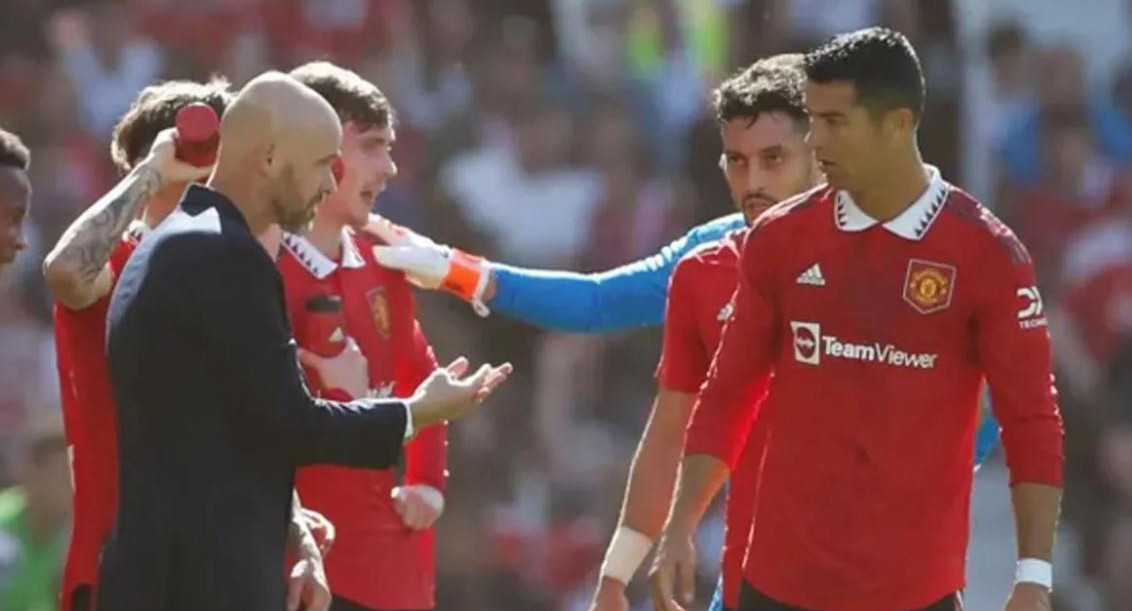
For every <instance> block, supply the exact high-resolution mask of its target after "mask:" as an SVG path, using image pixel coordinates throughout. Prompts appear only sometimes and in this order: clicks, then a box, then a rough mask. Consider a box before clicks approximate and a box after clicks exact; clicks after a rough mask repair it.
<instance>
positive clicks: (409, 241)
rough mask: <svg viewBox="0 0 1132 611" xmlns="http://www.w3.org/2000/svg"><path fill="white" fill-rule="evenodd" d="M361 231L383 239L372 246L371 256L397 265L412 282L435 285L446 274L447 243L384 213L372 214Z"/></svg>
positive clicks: (379, 260)
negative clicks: (380, 243)
mask: <svg viewBox="0 0 1132 611" xmlns="http://www.w3.org/2000/svg"><path fill="white" fill-rule="evenodd" d="M362 231H364V232H366V233H368V234H370V235H372V236H374V237H376V238H378V239H380V240H381V241H382V242H385V244H386V245H385V246H375V247H374V248H373V255H374V258H376V259H377V262H378V263H380V264H381V265H383V266H385V267H389V268H392V269H399V270H402V271H404V272H405V276H406V277H408V279H409V281H410V282H412V283H413V284H415V285H417V286H419V287H421V288H424V289H438V288H440V284H441V283H442V282H444V277H445V276H447V275H448V251H449V250H450V249H449V248H448V247H447V246H441V245H439V244H437V243H436V242H433V241H432V240H431V239H429V238H426V237H425V236H423V235H421V234H419V233H417V232H415V231H413V230H411V229H409V228H407V227H402V226H401V225H397V224H395V223H392V222H390V221H389V220H387V219H386V218H385V217H383V216H380V215H377V214H371V215H369V222H368V223H366V226H365V228H364V229H362Z"/></svg>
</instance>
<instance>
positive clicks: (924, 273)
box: [904, 259, 955, 314]
mask: <svg viewBox="0 0 1132 611" xmlns="http://www.w3.org/2000/svg"><path fill="white" fill-rule="evenodd" d="M954 293H955V266H953V265H944V264H943V263H935V262H933V261H924V260H922V259H909V260H908V273H907V275H906V276H905V278H904V301H906V302H908V305H910V306H912V307H913V308H915V309H916V311H917V312H919V313H920V314H931V313H932V312H938V311H940V310H945V309H947V307H948V306H950V305H951V296H952V295H953V294H954Z"/></svg>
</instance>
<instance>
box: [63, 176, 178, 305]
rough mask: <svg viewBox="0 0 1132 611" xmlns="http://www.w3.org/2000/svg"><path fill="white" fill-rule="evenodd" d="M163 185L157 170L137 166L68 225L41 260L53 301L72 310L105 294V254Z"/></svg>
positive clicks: (107, 286)
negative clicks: (145, 203)
mask: <svg viewBox="0 0 1132 611" xmlns="http://www.w3.org/2000/svg"><path fill="white" fill-rule="evenodd" d="M163 184H164V181H163V180H162V177H161V174H160V173H159V172H158V170H157V168H155V167H153V166H151V165H149V164H144V163H143V164H139V165H138V166H137V167H135V168H134V169H133V170H131V171H130V173H129V174H127V175H126V176H125V178H123V179H122V180H121V181H120V182H118V184H117V185H115V186H114V188H113V189H111V190H110V191H108V192H107V193H106V194H105V195H103V196H102V197H101V198H99V200H98V201H97V202H95V203H94V205H92V206H91V207H90V208H88V209H87V210H86V211H84V212H83V213H82V214H81V215H79V218H77V219H75V222H73V223H71V226H70V227H68V228H67V230H66V231H65V232H64V233H63V237H62V238H60V239H59V242H58V243H57V244H55V248H53V249H52V250H51V253H50V254H48V255H47V258H46V259H44V261H43V274H44V277H45V278H46V279H47V284H48V286H49V287H50V288H51V292H52V294H53V295H54V296H55V299H56V300H57V301H59V302H60V303H62V304H63V305H65V306H67V307H69V308H71V309H76V310H78V309H82V308H85V307H87V306H89V305H91V304H92V303H94V302H95V301H97V300H98V299H99V298H101V297H102V296H104V295H106V294H107V293H108V292H109V291H110V287H111V284H112V274H111V271H110V267H109V265H108V264H107V263H108V262H109V260H110V254H111V253H112V252H113V251H114V247H115V246H116V245H117V244H118V240H119V239H121V237H122V234H123V233H124V232H125V231H126V229H127V228H128V227H129V225H130V221H132V220H133V219H134V218H136V217H137V214H138V211H139V210H140V208H141V206H142V204H143V203H144V202H145V201H146V200H148V199H149V198H150V197H152V196H153V195H154V194H155V193H157V191H158V190H159V189H161V187H162V186H163Z"/></svg>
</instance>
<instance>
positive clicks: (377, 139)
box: [362, 133, 397, 146]
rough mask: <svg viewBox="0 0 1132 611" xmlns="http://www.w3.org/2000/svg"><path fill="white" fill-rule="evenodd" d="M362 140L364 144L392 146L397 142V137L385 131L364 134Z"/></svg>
mask: <svg viewBox="0 0 1132 611" xmlns="http://www.w3.org/2000/svg"><path fill="white" fill-rule="evenodd" d="M362 140H364V141H365V143H366V144H378V145H381V144H387V145H389V146H392V145H393V144H395V143H396V142H397V137H396V136H393V135H390V134H385V133H376V134H367V135H366V136H363V137H362Z"/></svg>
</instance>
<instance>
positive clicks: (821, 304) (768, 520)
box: [686, 168, 1063, 611]
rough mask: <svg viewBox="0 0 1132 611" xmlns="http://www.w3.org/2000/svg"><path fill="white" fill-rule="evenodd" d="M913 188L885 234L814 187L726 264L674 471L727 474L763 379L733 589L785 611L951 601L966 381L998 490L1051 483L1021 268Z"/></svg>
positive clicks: (1050, 433)
mask: <svg viewBox="0 0 1132 611" xmlns="http://www.w3.org/2000/svg"><path fill="white" fill-rule="evenodd" d="M930 173H931V181H930V184H929V186H928V188H927V189H926V191H925V192H924V194H923V195H922V196H921V197H920V198H919V199H917V200H916V201H915V202H913V204H912V205H911V206H910V207H909V208H908V209H907V210H905V211H904V212H903V213H902V214H901V215H899V216H898V217H896V218H895V219H892V220H890V221H888V222H885V223H878V222H876V221H875V220H873V219H872V218H870V217H868V216H867V215H866V214H865V213H864V212H863V211H862V210H861V209H860V208H859V207H858V206H857V205H856V204H855V202H853V200H852V198H851V197H850V196H849V195H848V194H847V193H845V192H838V191H835V190H833V189H831V188H829V187H820V188H818V189H816V190H814V191H811V192H809V193H807V194H804V195H802V196H799V197H798V198H796V199H793V200H791V201H788V202H784V203H783V204H781V205H779V206H777V207H776V208H772V209H771V210H770V211H768V212H767V213H766V214H764V215H763V216H762V217H761V218H760V219H759V221H757V222H756V223H755V226H754V227H753V228H752V229H751V231H750V232H749V233H748V236H747V239H746V243H745V245H744V248H743V253H742V256H741V259H740V264H739V267H740V271H739V288H738V291H737V293H736V302H735V313H734V316H733V318H732V319H731V321H730V322H729V323H728V325H727V327H726V328H725V330H724V332H723V338H722V340H721V343H720V348H719V352H718V353H717V354H716V357H715V360H714V362H713V364H712V368H711V373H710V374H709V378H708V382H707V383H706V384H705V386H704V388H703V390H702V391H701V393H700V396H699V398H698V400H697V404H696V408H695V410H694V412H693V416H692V423H691V426H690V428H689V432H688V438H687V441H686V444H687V447H686V453H687V454H710V455H714V456H716V457H719V458H720V459H722V460H724V461H726V462H727V463H728V464H730V465H735V464H736V462H737V461H738V458H739V455H740V452H741V450H742V448H743V445H742V443H743V436H744V432H745V431H747V430H748V428H749V427H750V424H751V422H752V421H756V420H757V419H758V418H759V416H760V414H759V412H760V403H758V402H756V401H753V400H751V398H752V395H754V394H755V393H756V392H757V387H758V385H759V383H760V381H761V380H762V379H763V377H764V376H766V374H767V372H769V371H770V370H771V369H773V371H774V376H773V378H772V379H771V382H770V389H769V392H768V395H767V399H766V400H765V401H764V402H763V405H765V409H763V410H762V411H766V412H769V413H770V414H772V415H773V419H774V421H773V424H772V430H773V442H772V443H771V444H770V445H769V446H768V447H769V449H768V451H767V452H766V456H765V457H764V461H763V467H762V470H761V478H760V481H759V493H758V498H757V502H756V504H755V519H754V526H753V527H752V531H751V539H750V543H749V546H748V551H747V560H746V564H745V566H744V577H745V579H747V580H748V581H749V582H750V583H751V585H752V586H754V587H755V588H756V589H757V590H759V591H761V592H763V593H764V594H766V595H767V596H770V597H771V598H773V599H776V600H780V601H782V602H785V603H787V604H790V605H794V606H799V607H804V608H811V609H823V610H828V611H869V610H875V609H914V608H919V607H922V606H925V605H928V604H931V603H932V602H934V601H937V600H939V599H941V598H943V597H944V596H946V595H948V594H950V593H953V592H955V591H957V590H960V589H961V588H962V587H963V584H964V568H965V567H964V565H965V560H966V551H967V539H968V534H969V533H968V514H969V511H968V510H969V506H970V494H971V480H972V456H973V443H974V437H975V431H976V426H977V422H978V411H979V410H978V407H979V398H980V392H981V389H982V384H983V381H984V379H985V380H986V381H987V383H988V384H989V386H990V391H991V398H992V405H993V409H994V411H995V415H996V416H997V417H998V421H999V423H1000V425H1001V427H1002V439H1003V444H1004V446H1005V449H1006V458H1007V464H1008V465H1009V467H1010V472H1011V480H1012V483H1018V482H1034V483H1041V484H1049V485H1055V486H1056V485H1060V482H1061V471H1062V463H1063V454H1062V426H1061V418H1060V415H1059V412H1058V409H1057V402H1056V390H1055V388H1054V386H1053V379H1052V375H1051V373H1050V370H1051V365H1050V361H1051V358H1050V342H1049V334H1048V332H1047V329H1046V326H1045V325H1046V320H1045V317H1044V314H1043V310H1042V302H1041V297H1040V295H1039V293H1038V291H1037V289H1036V287H1035V282H1034V270H1033V265H1032V264H1031V262H1030V258H1029V255H1028V254H1027V252H1026V250H1025V248H1024V247H1023V246H1022V245H1021V243H1019V242H1018V240H1017V238H1016V237H1015V236H1014V234H1013V233H1012V232H1011V231H1010V230H1009V229H1008V228H1007V227H1005V226H1004V225H1003V224H1002V223H1001V222H1000V221H999V220H998V219H996V218H995V217H994V216H993V215H992V214H991V213H990V212H989V211H987V210H986V209H985V208H984V207H983V206H982V205H980V204H979V203H978V202H977V201H975V200H974V199H973V198H972V197H971V196H970V195H968V194H966V193H964V192H962V191H961V190H959V189H957V188H955V187H953V186H951V185H950V184H948V183H946V182H945V181H943V180H942V179H941V178H940V176H939V172H938V171H937V170H935V169H934V168H930Z"/></svg>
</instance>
